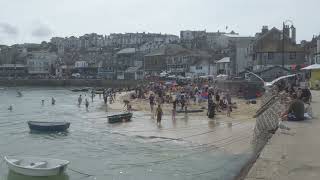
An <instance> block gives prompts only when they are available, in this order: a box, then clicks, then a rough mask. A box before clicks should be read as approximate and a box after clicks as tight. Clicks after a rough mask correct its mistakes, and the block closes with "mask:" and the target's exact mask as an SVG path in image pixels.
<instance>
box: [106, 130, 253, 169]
mask: <svg viewBox="0 0 320 180" xmlns="http://www.w3.org/2000/svg"><path fill="white" fill-rule="evenodd" d="M249 137H250V136H243V137H238V138H235V139H231V140H229V141H226V142H223V143H220V144H212V145H210V146H208V147H207V148H206V149H205V150H202V151H197V152H192V153H187V154H184V155H180V156H176V157H172V158H167V159H163V160H157V161H150V162H142V163H128V164H113V163H111V164H109V165H114V166H136V167H137V166H148V165H150V164H154V165H157V164H163V163H167V162H169V161H172V160H177V159H182V158H185V157H189V156H191V155H197V154H201V153H206V152H210V151H214V150H217V149H220V148H221V147H223V146H227V145H230V144H234V143H238V142H241V141H243V140H245V139H248V138H249ZM217 142H218V141H217Z"/></svg>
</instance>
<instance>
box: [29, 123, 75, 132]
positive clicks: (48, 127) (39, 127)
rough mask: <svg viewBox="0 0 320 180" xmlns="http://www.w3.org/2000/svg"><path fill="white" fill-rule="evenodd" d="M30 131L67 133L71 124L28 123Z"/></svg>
mask: <svg viewBox="0 0 320 180" xmlns="http://www.w3.org/2000/svg"><path fill="white" fill-rule="evenodd" d="M28 125H29V128H30V130H35V131H45V132H48V131H49V132H54V131H55V132H60V131H66V130H67V129H68V128H69V127H70V123H69V122H40V121H28Z"/></svg>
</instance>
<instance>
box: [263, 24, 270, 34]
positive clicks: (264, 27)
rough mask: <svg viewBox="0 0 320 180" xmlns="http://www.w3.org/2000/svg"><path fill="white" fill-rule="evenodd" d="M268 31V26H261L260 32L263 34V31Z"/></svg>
mask: <svg viewBox="0 0 320 180" xmlns="http://www.w3.org/2000/svg"><path fill="white" fill-rule="evenodd" d="M268 31H269V28H268V26H262V31H261V34H262V35H264V34H265V33H267V32H268Z"/></svg>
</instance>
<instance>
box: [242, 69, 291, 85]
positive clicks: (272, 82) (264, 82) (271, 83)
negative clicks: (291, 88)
mask: <svg viewBox="0 0 320 180" xmlns="http://www.w3.org/2000/svg"><path fill="white" fill-rule="evenodd" d="M246 72H248V73H249V74H252V75H254V76H256V77H257V78H258V79H260V80H261V81H262V82H263V85H264V87H265V88H267V87H271V86H273V85H274V84H275V83H277V82H278V81H280V80H282V79H287V78H290V77H294V76H296V75H297V74H290V75H287V76H281V77H279V78H277V79H275V80H273V81H271V82H266V81H264V80H263V79H262V78H261V77H260V76H258V75H257V74H255V73H253V72H250V71H246Z"/></svg>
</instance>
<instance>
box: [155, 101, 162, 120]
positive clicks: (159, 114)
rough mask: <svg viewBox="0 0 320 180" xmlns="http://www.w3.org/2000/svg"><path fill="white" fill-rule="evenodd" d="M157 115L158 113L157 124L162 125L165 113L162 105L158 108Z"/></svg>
mask: <svg viewBox="0 0 320 180" xmlns="http://www.w3.org/2000/svg"><path fill="white" fill-rule="evenodd" d="M156 113H157V124H159V125H160V124H161V120H162V115H163V111H162V108H161V105H160V104H159V105H158V107H157V110H156Z"/></svg>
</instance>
